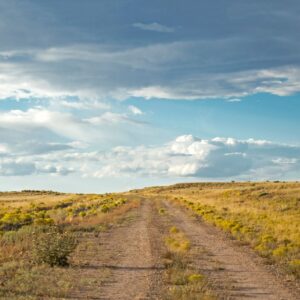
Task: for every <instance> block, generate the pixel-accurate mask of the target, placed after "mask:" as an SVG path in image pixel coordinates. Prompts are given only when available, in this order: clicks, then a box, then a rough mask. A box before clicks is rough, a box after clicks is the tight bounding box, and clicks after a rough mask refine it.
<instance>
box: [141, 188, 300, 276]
mask: <svg viewBox="0 0 300 300" xmlns="http://www.w3.org/2000/svg"><path fill="white" fill-rule="evenodd" d="M144 192H145V193H152V194H153V193H154V194H156V195H157V193H159V194H160V195H164V196H165V197H167V198H168V199H170V200H172V201H174V202H176V203H177V204H179V205H182V206H185V207H187V208H189V209H191V210H193V211H194V212H195V213H196V215H199V216H201V218H202V219H203V220H204V221H206V222H208V223H210V224H213V225H215V226H216V227H218V228H220V229H222V230H223V231H225V232H227V233H229V234H230V235H231V236H232V237H234V238H235V239H237V240H239V241H241V242H242V243H246V244H249V245H250V246H251V247H252V248H253V249H254V250H255V251H256V252H257V253H258V254H259V255H261V256H262V257H264V258H266V262H268V263H270V264H272V265H273V266H277V267H278V269H279V270H281V271H283V273H285V274H287V275H291V276H292V277H293V278H294V279H296V280H297V279H299V278H300V184H299V183H282V182H265V183H195V184H177V185H174V186H170V187H163V188H162V187H158V188H149V189H145V191H144Z"/></svg>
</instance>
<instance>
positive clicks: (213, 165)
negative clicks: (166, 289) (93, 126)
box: [64, 135, 300, 180]
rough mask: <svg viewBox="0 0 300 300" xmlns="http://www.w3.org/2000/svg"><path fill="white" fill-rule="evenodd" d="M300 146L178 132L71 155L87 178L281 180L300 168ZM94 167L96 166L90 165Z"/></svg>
mask: <svg viewBox="0 0 300 300" xmlns="http://www.w3.org/2000/svg"><path fill="white" fill-rule="evenodd" d="M299 158H300V147H298V146H292V145H285V144H277V143H272V142H270V141H264V140H254V139H248V140H237V139H233V138H214V139H211V140H203V139H199V138H196V137H194V136H192V135H184V136H179V137H178V138H176V139H175V140H174V141H171V142H169V143H167V144H165V145H163V146H159V147H145V146H139V147H136V148H133V147H116V148H114V149H113V150H112V151H110V152H104V153H103V152H86V153H69V154H66V155H65V157H64V159H65V160H67V161H69V162H71V161H72V160H74V159H80V161H81V162H83V161H84V162H86V167H85V171H84V172H85V176H94V177H118V176H126V175H128V176H146V177H148V176H160V177H170V178H173V177H190V178H201V179H222V180H224V179H226V180H228V179H245V178H246V179H249V178H251V179H255V180H258V179H265V178H277V179H278V178H279V177H280V178H281V177H282V176H287V175H289V174H290V173H292V172H296V171H297V169H298V168H299ZM91 166H93V167H91Z"/></svg>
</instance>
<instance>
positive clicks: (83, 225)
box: [0, 191, 139, 299]
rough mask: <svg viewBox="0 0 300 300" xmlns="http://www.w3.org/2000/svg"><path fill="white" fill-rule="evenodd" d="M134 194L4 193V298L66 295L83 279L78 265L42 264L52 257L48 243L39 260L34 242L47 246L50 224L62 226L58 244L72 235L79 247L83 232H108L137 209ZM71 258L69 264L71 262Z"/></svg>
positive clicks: (0, 269) (0, 292)
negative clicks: (42, 242)
mask: <svg viewBox="0 0 300 300" xmlns="http://www.w3.org/2000/svg"><path fill="white" fill-rule="evenodd" d="M131 198H132V197H130V196H123V195H121V194H105V195H96V194H89V195H81V194H76V195H75V194H59V193H54V192H32V191H29V192H23V193H0V204H2V205H0V298H3V297H4V298H8V299H25V298H26V299H41V298H48V297H50V298H51V297H65V296H66V295H67V294H68V293H69V291H70V289H71V288H72V287H73V286H74V284H76V280H79V279H78V278H77V277H78V274H77V271H76V267H75V268H73V267H72V264H71V265H70V267H69V268H63V267H56V266H50V265H47V264H45V263H43V264H40V263H38V262H39V261H44V262H48V261H51V262H52V261H53V260H48V259H47V251H48V250H47V249H48V248H47V247H46V248H45V251H44V252H45V253H44V255H45V257H46V259H45V257H43V260H37V259H36V254H37V252H36V250H39V251H40V249H39V248H36V247H37V245H39V246H40V244H36V243H35V242H34V241H42V240H43V241H44V244H43V245H46V246H47V240H46V238H47V235H48V233H50V232H52V230H51V228H58V229H59V232H61V236H60V235H58V236H57V241H59V244H58V246H61V247H62V246H64V245H65V243H63V242H68V241H67V240H66V241H64V240H63V241H62V240H61V237H62V238H63V237H64V236H69V235H70V236H71V234H72V235H74V237H76V239H77V240H78V241H79V246H80V243H85V242H84V236H85V234H90V233H91V232H95V233H96V234H97V232H98V231H101V230H105V228H106V227H108V226H111V225H112V224H114V223H117V222H119V221H120V220H121V219H122V218H123V216H125V215H126V213H127V212H129V211H130V210H132V209H134V208H136V207H138V205H139V201H138V200H135V199H131ZM59 232H57V234H58V233H59ZM68 232H72V233H70V234H68ZM49 237H51V234H49ZM42 238H43V239H42ZM51 243H52V244H53V245H52V244H51ZM50 244H51V245H52V246H56V244H55V241H50V240H49V245H50ZM54 244H55V245H54ZM66 246H68V245H66ZM50 248H51V249H50ZM50 248H49V249H50V250H51V251H52V252H51V251H50V252H51V253H50V252H49V255H53V253H55V254H56V253H57V249H56V248H57V247H56V248H53V247H50ZM62 248H63V247H62ZM62 248H61V249H62ZM67 252H68V253H69V251H67ZM67 252H66V253H67ZM58 255H60V254H59V253H58ZM67 259H68V257H66V260H64V262H65V265H67V264H68V263H69V261H68V260H67ZM71 263H72V259H71ZM51 264H52V263H51ZM49 274H51V278H50V277H49Z"/></svg>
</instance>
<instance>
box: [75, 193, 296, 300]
mask: <svg viewBox="0 0 300 300" xmlns="http://www.w3.org/2000/svg"><path fill="white" fill-rule="evenodd" d="M98 238H99V251H98V252H97V253H96V252H95V253H90V255H89V256H88V257H86V259H87V261H86V268H84V277H85V278H86V279H88V281H90V282H97V278H101V277H103V273H106V278H104V279H103V280H102V281H101V283H100V285H99V288H98V289H94V288H92V286H93V285H91V286H90V288H86V287H84V286H82V287H81V288H78V291H77V293H76V294H73V295H72V296H73V297H74V298H78V299H82V298H84V299H86V298H88V299H274V300H275V299H276V300H277V299H297V296H296V295H297V293H296V291H295V290H294V291H293V290H292V289H291V288H289V287H287V286H286V285H285V284H284V283H283V282H281V281H280V279H279V278H277V277H276V276H275V275H274V274H272V273H271V272H270V270H269V269H268V268H267V267H266V266H265V265H264V263H263V261H262V260H261V259H260V258H259V257H258V256H257V255H256V254H254V253H253V252H251V251H250V250H249V249H248V248H247V247H245V246H241V245H239V244H238V243H237V242H235V241H233V240H230V239H229V238H228V237H227V236H225V235H224V233H222V232H220V231H219V230H218V229H216V228H214V227H212V226H211V225H207V224H205V223H203V222H202V221H200V220H199V219H196V218H195V217H194V216H193V215H192V214H191V213H190V212H189V211H187V210H185V209H183V208H182V207H179V206H176V205H174V204H173V203H171V202H169V201H167V200H164V199H161V198H158V197H154V198H153V197H152V198H144V197H143V198H142V199H141V203H140V205H139V207H138V208H135V209H134V210H133V211H131V212H129V214H128V215H127V216H126V217H124V219H123V220H122V222H120V223H119V224H118V225H115V226H113V227H112V228H111V229H110V230H108V231H106V232H103V233H101V234H100V235H99V237H98Z"/></svg>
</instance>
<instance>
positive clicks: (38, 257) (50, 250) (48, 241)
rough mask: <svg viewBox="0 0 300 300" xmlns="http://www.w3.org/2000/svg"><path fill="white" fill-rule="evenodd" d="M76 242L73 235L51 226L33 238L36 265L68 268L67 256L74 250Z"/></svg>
mask: <svg viewBox="0 0 300 300" xmlns="http://www.w3.org/2000/svg"><path fill="white" fill-rule="evenodd" d="M77 244H78V241H77V239H76V236H75V235H74V233H71V232H64V231H61V230H60V229H59V228H58V227H55V226H51V227H49V229H48V230H47V232H45V233H41V234H37V235H35V237H34V247H33V257H34V262H35V263H37V264H48V265H50V266H51V267H53V266H68V265H69V262H68V259H69V256H70V255H71V253H72V252H73V251H74V250H75V248H76V246H77Z"/></svg>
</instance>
